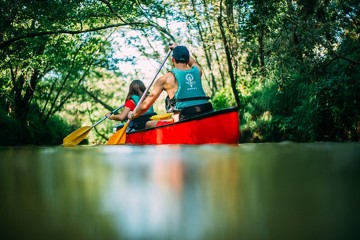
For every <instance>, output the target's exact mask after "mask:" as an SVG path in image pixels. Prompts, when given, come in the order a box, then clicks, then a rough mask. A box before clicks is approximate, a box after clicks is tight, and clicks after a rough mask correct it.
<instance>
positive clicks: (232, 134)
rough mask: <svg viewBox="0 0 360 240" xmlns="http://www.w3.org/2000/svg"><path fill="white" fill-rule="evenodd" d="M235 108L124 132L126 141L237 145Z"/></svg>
mask: <svg viewBox="0 0 360 240" xmlns="http://www.w3.org/2000/svg"><path fill="white" fill-rule="evenodd" d="M239 137H240V132H239V116H238V109H237V108H236V107H233V108H227V109H222V110H217V111H213V112H210V113H206V114H202V115H199V116H197V117H194V118H191V119H187V120H184V121H180V122H176V123H172V124H168V125H163V126H159V127H155V128H149V129H142V130H137V131H134V132H129V133H127V134H126V143H128V144H149V145H153V144H238V142H239Z"/></svg>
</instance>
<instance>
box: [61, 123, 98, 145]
mask: <svg viewBox="0 0 360 240" xmlns="http://www.w3.org/2000/svg"><path fill="white" fill-rule="evenodd" d="M91 128H92V127H90V126H85V127H81V128H79V129H77V130H75V131H74V132H72V133H70V134H69V135H67V136H66V137H65V138H64V140H63V145H64V146H65V147H73V146H75V145H78V144H79V143H80V142H81V141H82V140H83V139H84V138H86V136H87V135H88V133H89V132H90V129H91Z"/></svg>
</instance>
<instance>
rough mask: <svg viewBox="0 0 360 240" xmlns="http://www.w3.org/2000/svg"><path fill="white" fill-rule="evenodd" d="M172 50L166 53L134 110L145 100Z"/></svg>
mask: <svg viewBox="0 0 360 240" xmlns="http://www.w3.org/2000/svg"><path fill="white" fill-rule="evenodd" d="M171 51H172V49H170V50H169V51H168V53H167V54H166V56H165V58H164V60H163V61H162V63H161V65H160V66H159V68H158V70H157V72H156V74H155V76H154V78H153V80H152V81H151V83H150V84H149V86H148V87H147V88H146V89H145V91H144V93H143V95H142V96H141V98H140V100H139V102H138V103H137V105H136V106H135V109H134V110H133V112H135V111H136V110H137V109H138V107H139V106H140V104H141V103H142V101H144V99H145V98H146V96H147V92H148V91H149V89H150V87H151V86H152V85H153V83H154V82H155V79H156V77H157V75H159V73H160V71H161V69H162V67H163V66H164V65H165V62H166V60H167V59H168V58H169V56H170V54H171ZM128 122H130V120H128Z"/></svg>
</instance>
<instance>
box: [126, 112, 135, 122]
mask: <svg viewBox="0 0 360 240" xmlns="http://www.w3.org/2000/svg"><path fill="white" fill-rule="evenodd" d="M133 117H134V112H133V111H130V112H129V113H128V115H127V118H128V119H129V120H133Z"/></svg>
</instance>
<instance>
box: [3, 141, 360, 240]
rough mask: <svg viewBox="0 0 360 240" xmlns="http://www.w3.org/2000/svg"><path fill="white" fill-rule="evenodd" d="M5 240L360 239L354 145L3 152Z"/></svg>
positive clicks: (358, 154)
mask: <svg viewBox="0 0 360 240" xmlns="http://www.w3.org/2000/svg"><path fill="white" fill-rule="evenodd" d="M0 159H1V160H0V184H1V185H0V186H1V188H0V194H1V198H0V199H1V200H0V201H1V202H0V203H1V204H0V208H1V209H0V212H1V226H2V227H1V228H2V229H1V231H0V239H359V236H360V234H359V232H360V230H359V228H358V227H359V226H360V224H359V200H360V187H359V183H360V182H359V179H360V177H359V176H360V172H359V170H360V144H359V143H311V144H299V143H268V144H243V145H233V146H229V145H201V146H182V145H165V146H129V145H124V146H86V147H84V146H77V147H73V148H65V147H61V146H59V147H3V148H0Z"/></svg>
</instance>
